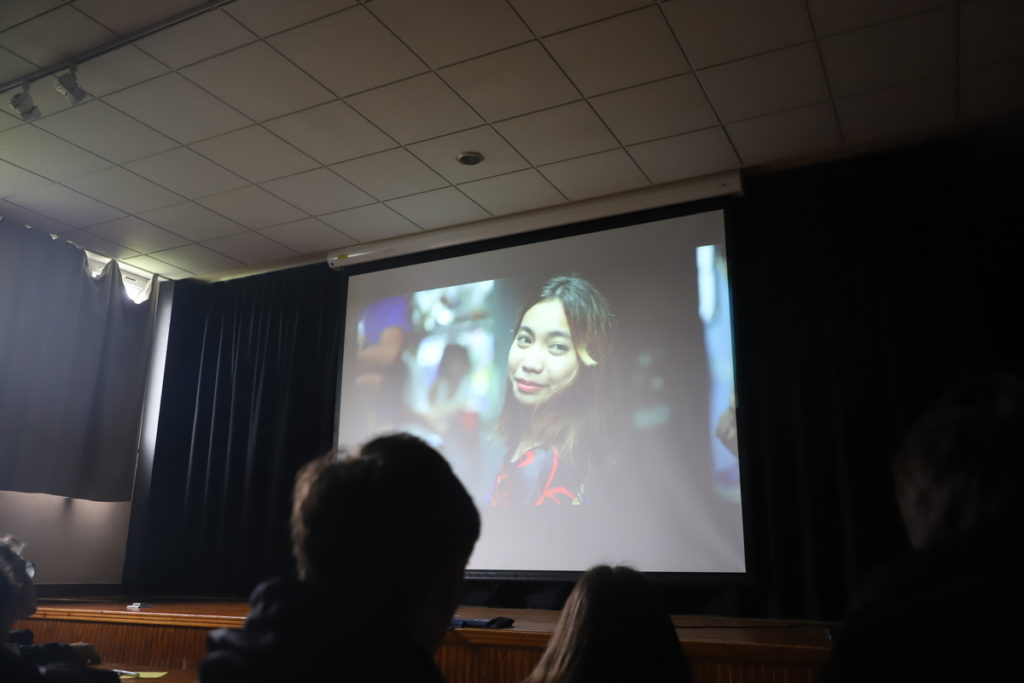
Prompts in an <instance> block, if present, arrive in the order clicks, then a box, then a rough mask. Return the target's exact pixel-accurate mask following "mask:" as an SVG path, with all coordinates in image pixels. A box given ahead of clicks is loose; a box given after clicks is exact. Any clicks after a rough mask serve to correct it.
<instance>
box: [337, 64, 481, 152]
mask: <svg viewBox="0 0 1024 683" xmlns="http://www.w3.org/2000/svg"><path fill="white" fill-rule="evenodd" d="M348 103H349V104H351V105H352V106H353V107H355V108H356V109H357V110H358V111H359V112H361V113H362V114H363V116H365V117H366V118H368V119H369V120H370V121H372V122H373V123H375V124H376V125H377V126H379V127H380V128H381V129H382V130H383V131H384V132H386V133H388V134H389V135H390V136H391V137H393V138H395V139H396V140H398V141H399V142H401V143H402V144H407V143H410V142H416V141H418V140H426V139H427V138H432V137H436V136H438V135H444V134H446V133H454V132H455V131H457V130H462V129H464V128H470V127H472V126H477V125H479V124H481V123H483V121H482V120H481V119H480V117H479V116H477V114H476V112H474V111H473V110H472V109H470V108H469V107H468V106H467V105H466V103H465V102H463V101H462V100H461V99H459V96H458V95H456V94H455V93H454V92H453V91H452V89H451V88H449V87H448V86H447V85H446V84H445V83H444V81H442V80H441V79H440V78H438V77H437V76H435V75H434V74H423V75H422V76H415V77H413V78H410V79H407V80H404V81H400V82H398V83H393V84H391V85H386V86H384V87H383V88H377V89H376V90H370V91H368V92H364V93H361V94H359V95H353V96H352V97H349V98H348Z"/></svg>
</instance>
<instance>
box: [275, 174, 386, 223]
mask: <svg viewBox="0 0 1024 683" xmlns="http://www.w3.org/2000/svg"><path fill="white" fill-rule="evenodd" d="M263 189H265V190H267V191H268V192H270V193H272V194H275V195H277V196H278V197H280V198H281V199H284V200H285V201H287V202H289V203H291V204H294V205H295V206H297V207H299V208H300V209H302V210H303V211H305V212H306V213H310V214H312V215H314V216H318V215H320V214H323V213H333V212H335V211H342V210H344V209H351V208H352V207H355V206H362V205H364V204H373V203H374V201H375V200H374V198H373V197H371V196H370V195H368V194H366V193H365V192H363V191H362V190H360V189H359V188H357V187H355V186H354V185H352V183H350V182H348V181H347V180H345V179H344V178H342V177H340V176H339V175H337V174H336V173H332V172H331V171H329V170H327V169H326V168H318V169H316V170H313V171H308V172H306V173H299V174H297V175H293V176H288V177H287V178H279V179H277V180H271V181H270V182H267V183H263Z"/></svg>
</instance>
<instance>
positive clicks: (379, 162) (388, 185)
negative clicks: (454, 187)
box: [331, 148, 448, 225]
mask: <svg viewBox="0 0 1024 683" xmlns="http://www.w3.org/2000/svg"><path fill="white" fill-rule="evenodd" d="M331 170H332V171H335V172H336V173H338V175H340V176H342V177H343V178H345V179H346V180H348V181H349V182H351V183H353V184H354V185H356V186H357V187H360V188H362V189H363V190H365V191H366V192H369V193H370V194H371V195H373V196H374V197H376V198H377V199H393V198H395V197H401V196H403V195H407V194H413V193H416V192H424V191H426V190H434V189H437V188H439V187H444V186H445V185H447V184H448V182H447V181H446V180H445V179H444V178H442V177H441V176H439V175H438V174H437V173H435V172H434V171H432V170H431V169H430V167H429V166H427V165H426V164H424V163H423V162H422V161H420V160H419V159H417V158H416V157H414V156H413V155H412V154H410V153H409V152H407V151H406V150H404V149H401V148H399V149H392V150H389V151H387V152H381V153H380V154H372V155H370V156H366V157H361V158H359V159H353V160H351V161H346V162H343V163H340V164H334V165H333V166H331ZM332 225H333V224H332Z"/></svg>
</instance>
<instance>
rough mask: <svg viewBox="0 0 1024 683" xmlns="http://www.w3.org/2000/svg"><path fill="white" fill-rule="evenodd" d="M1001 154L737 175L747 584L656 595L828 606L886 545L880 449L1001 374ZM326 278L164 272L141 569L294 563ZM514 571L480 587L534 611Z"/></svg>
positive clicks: (327, 350) (216, 589) (312, 450)
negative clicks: (168, 316)
mask: <svg viewBox="0 0 1024 683" xmlns="http://www.w3.org/2000/svg"><path fill="white" fill-rule="evenodd" d="M1003 158H1004V157H1002V156H1001V153H1000V148H999V147H992V146H988V145H987V144H986V143H985V142H984V141H977V140H972V141H964V142H952V143H945V144H941V145H932V146H927V147H922V148H915V149H907V150H903V151H900V152H898V153H888V154H881V155H874V156H866V157H862V158H859V159H853V160H849V161H843V162H839V163H833V164H829V165H823V166H818V167H813V168H808V169H804V170H797V171H791V172H784V173H775V174H766V175H760V176H754V177H750V178H748V179H747V181H746V183H745V185H746V194H745V196H744V197H742V198H739V199H737V200H736V201H735V203H734V207H733V208H734V211H733V212H732V213H731V214H730V216H729V221H730V223H729V226H728V249H729V258H730V266H729V267H730V274H731V276H732V277H733V278H734V280H733V304H734V309H733V310H734V320H735V322H734V326H735V333H736V345H735V348H736V360H737V379H738V388H737V389H738V396H739V412H740V430H741V432H740V437H741V443H742V449H743V455H744V477H745V488H744V504H745V506H746V513H747V514H746V520H747V527H748V558H749V559H748V561H749V566H750V569H751V572H750V580H749V581H748V582H747V583H746V584H743V585H740V586H738V587H737V586H735V585H733V586H731V587H724V588H723V587H718V588H708V587H706V586H705V587H701V586H694V585H693V584H692V582H691V583H683V582H678V583H673V584H668V585H666V586H665V588H666V593H668V594H669V596H670V601H671V603H672V604H671V606H672V608H673V610H674V611H678V612H699V611H709V612H718V613H726V614H729V613H731V614H736V615H739V616H778V617H790V618H829V619H831V618H840V617H842V616H843V614H844V613H845V611H846V609H847V608H848V606H849V604H850V601H851V600H852V598H853V596H854V595H855V594H856V592H857V589H858V588H859V587H860V585H862V583H863V581H864V580H865V578H866V577H867V575H868V574H869V573H870V571H871V570H872V569H873V568H874V567H876V566H877V565H878V564H879V563H880V562H882V561H884V560H885V559H887V558H891V557H893V556H895V555H897V554H899V553H901V552H902V551H904V550H905V548H906V540H905V538H904V535H903V533H902V530H901V528H900V525H899V520H898V515H897V510H896V505H895V502H894V499H893V495H892V491H891V488H892V485H891V479H890V475H889V461H890V459H891V456H892V454H893V452H894V451H895V450H896V449H897V447H898V446H899V444H900V441H901V439H902V436H903V434H904V433H905V431H906V429H907V427H908V426H909V425H910V423H911V422H912V421H913V419H914V418H915V417H916V416H917V415H918V414H919V412H920V411H921V410H922V409H923V408H924V407H925V406H926V404H927V403H928V402H929V401H931V400H932V399H934V398H935V397H937V396H938V395H939V394H940V393H941V392H942V391H943V390H944V389H945V388H947V387H948V386H949V385H950V384H952V383H953V382H955V381H956V380H957V379H959V378H960V377H962V376H964V375H965V374H967V373H970V372H973V371H980V370H987V369H1007V368H1012V369H1019V367H1020V349H1021V348H1022V346H1021V343H1020V342H1021V338H1020V335H1019V334H1017V333H1016V331H1015V330H1014V328H1015V326H1016V323H1017V321H1016V320H1015V318H1016V317H1018V313H1019V311H1020V294H1021V287H1020V284H1019V283H1020V279H1019V275H1018V271H1019V260H1020V253H1021V251H1020V246H1021V238H1020V236H1019V235H1020V231H1021V226H1024V220H1022V219H1024V216H1022V210H1021V208H1020V206H1019V205H1018V204H1017V203H1015V201H1014V194H1013V192H1011V191H1010V189H1011V187H1012V185H1013V184H1015V183H1019V182H1020V178H1021V176H1022V174H1021V172H1020V166H1019V163H1020V162H1019V161H1011V162H1009V164H1007V163H1003V161H1002V160H1003ZM1005 158H1007V159H1020V158H1024V157H1022V155H1020V154H1019V153H1018V154H1008V155H1006V157H1005ZM343 291H344V277H343V276H342V275H340V274H338V273H333V272H330V271H329V270H328V269H327V268H326V267H325V266H310V267H308V268H303V269H297V270H293V271H285V272H282V273H277V274H270V275H265V276H260V277H256V278H250V279H248V280H240V281H236V282H226V283H222V284H216V285H212V286H211V285H201V284H198V283H190V282H185V283H178V284H177V287H176V291H175V306H174V313H173V318H172V323H171V338H170V344H169V350H168V361H167V380H165V382H166V384H165V389H164V393H163V406H162V410H161V421H160V428H159V433H158V439H157V448H156V459H155V463H154V470H153V488H152V499H151V505H150V514H151V523H150V524H149V527H148V531H147V533H146V534H144V535H143V538H142V540H133V541H132V542H131V543H130V549H131V546H132V545H135V546H136V547H137V548H143V549H144V550H145V552H142V553H137V555H138V556H139V557H142V558H144V560H143V561H141V562H140V564H139V566H140V567H141V570H140V572H139V574H138V575H137V577H138V579H139V583H140V585H145V586H146V587H148V588H150V589H154V590H158V589H159V590H176V591H184V592H192V593H208V594H221V595H226V594H233V595H240V596H242V595H245V594H247V593H248V591H249V590H250V589H251V588H252V587H253V585H254V584H255V582H256V581H258V580H260V579H262V578H264V577H266V576H269V575H271V574H274V573H277V572H280V571H287V570H289V569H290V568H291V562H290V559H289V556H288V540H287V539H288V536H287V526H286V525H287V516H288V493H289V490H290V486H291V480H292V477H293V475H294V472H295V471H296V469H297V468H298V467H299V466H300V465H301V464H302V463H303V462H304V461H306V460H308V459H310V458H312V457H314V456H316V455H318V454H319V453H321V452H323V451H324V450H326V449H328V448H329V447H330V446H331V444H332V434H333V428H334V415H335V401H336V395H335V391H336V378H337V369H338V368H337V363H338V357H339V351H340V342H341V336H340V335H341V326H342V319H343V318H342V316H343V308H344V299H343V297H344V295H343ZM179 297H180V298H179ZM665 542H667V543H670V542H671V539H665ZM140 543H141V544H142V545H139V544H140ZM516 585H517V586H518V587H517V588H514V589H512V590H509V591H506V592H505V595H504V596H503V597H501V598H497V597H496V596H495V594H493V593H491V594H489V596H488V598H487V599H488V600H491V601H492V602H493V603H496V604H499V605H503V606H506V607H515V606H520V605H517V604H512V603H513V602H514V600H516V599H518V600H520V601H521V603H520V604H523V603H525V604H530V605H531V606H536V607H539V606H544V605H542V604H541V603H539V602H538V601H537V600H533V601H531V598H530V596H529V595H524V593H527V592H529V591H524V590H523V586H526V585H527V584H523V583H519V584H516ZM530 588H531V589H535V590H534V594H535V595H543V594H547V595H551V596H561V597H564V595H565V591H564V590H556V589H553V587H552V585H546V584H542V585H533V586H531V587H530ZM555 588H557V587H555ZM500 594H501V591H499V595H500ZM510 596H517V597H515V598H512V599H510ZM503 600H504V602H502V601H503ZM548 606H550V607H557V606H558V605H556V604H552V605H548Z"/></svg>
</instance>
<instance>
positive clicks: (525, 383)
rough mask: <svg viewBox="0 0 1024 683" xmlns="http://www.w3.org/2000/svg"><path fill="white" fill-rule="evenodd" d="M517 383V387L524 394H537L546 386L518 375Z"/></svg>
mask: <svg viewBox="0 0 1024 683" xmlns="http://www.w3.org/2000/svg"><path fill="white" fill-rule="evenodd" d="M514 381H515V383H516V389H518V390H519V392H520V393H523V394H535V393H537V392H538V391H540V390H541V389H543V388H544V385H543V384H537V383H536V382H531V381H529V380H525V379H519V378H518V377H517V378H516V379H515V380H514Z"/></svg>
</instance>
